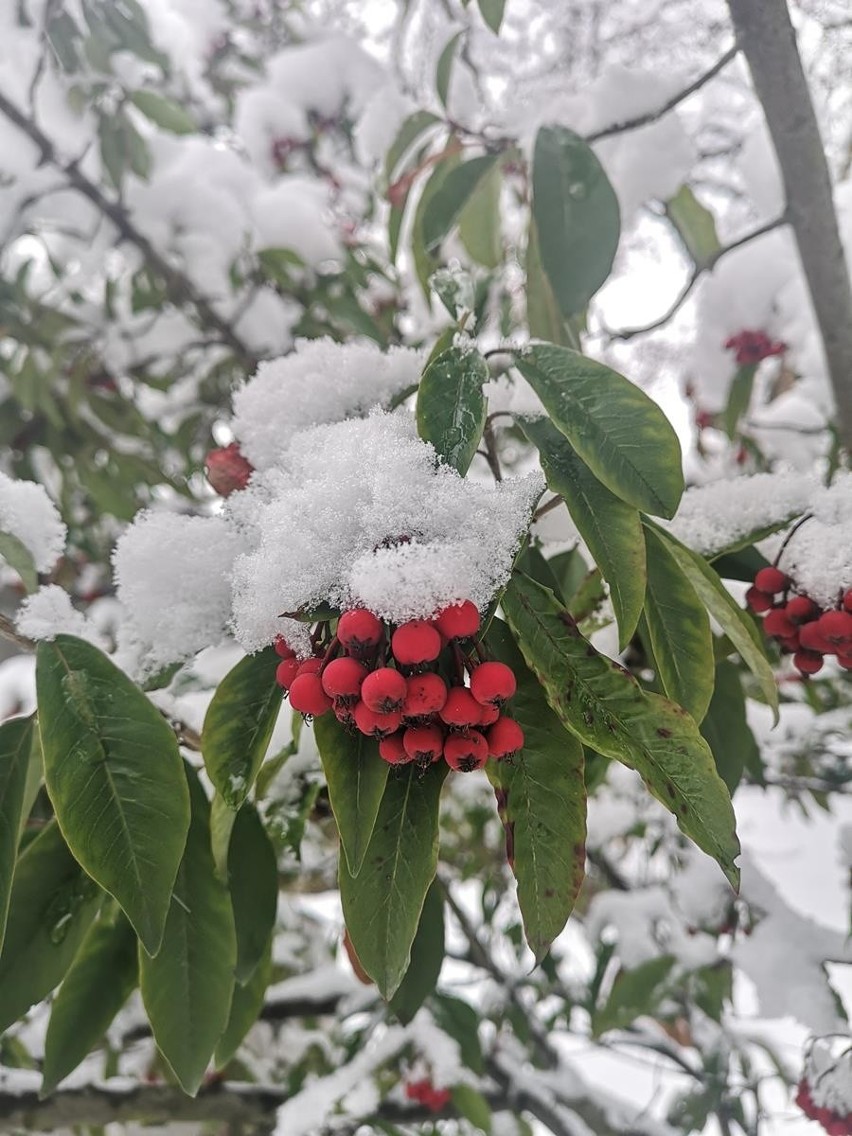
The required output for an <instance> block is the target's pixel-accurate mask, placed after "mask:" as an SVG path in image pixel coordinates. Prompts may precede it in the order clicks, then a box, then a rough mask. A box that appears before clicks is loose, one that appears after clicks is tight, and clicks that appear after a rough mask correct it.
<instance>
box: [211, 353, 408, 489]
mask: <svg viewBox="0 0 852 1136" xmlns="http://www.w3.org/2000/svg"><path fill="white" fill-rule="evenodd" d="M424 363H425V355H424V354H423V352H420V351H415V350H413V349H412V348H410V347H392V348H391V349H390V350H389V351H387V352H383V351H380V350H379V348H378V347H376V346H375V345H374V344H369V343H367V344H362V343H347V344H341V343H335V342H334V341H333V340H331V339H328V338H325V339H312V340H308V339H299V340H296V347H295V350H294V351H293V353H292V354H290V355H285V356H284V357H282V358H280V359H272V360H270V361H268V362H265V363H261V364H260V366H259V367H258V369H257V372H256V373H255V375H254V377H253V378H251V379H249V381H248V382H247V383H246V384H245V386H244V387H242V388H241V389H240V390H238V391H237V392H236V394H235V395H234V400H233V401H234V420H233V423H232V426H233V431H234V434H235V436H236V437H237V439H238V440H239V441H240V443H241V446H242V450H243V453H244V454H245V455H246V457H247V458H248V459H249V460H250V461H251V462H252V464H253V465H254V466H255V467H256V468H257V469H269V468H270V466H273V465H275V464H276V463H277V461H278V459H279V457H280V456H281V454H282V452H283V451H284V450H285V449H286V447H287V446H288V445H289V443H290V441H291V439H292V438H293V437H294V435H295V434H296V433H297V432H298V431H300V430H304V429H306V428H307V427H310V426H316V425H319V424H320V423H325V422H337V421H339V420H340V419H342V418H346V417H349V416H351V415H355V414H364V413H366V412H367V411H368V410H370V409H371V408H372V407H374V406H385V405H387V404H388V403H389V402H390V401H391V400H392V399H393V398H394V397H395V396H396V395H399V394H400V393H401V392H402V391H404V390H405V389H406V388H407V387H410V386H414V385H416V383H417V382H418V380H419V378H420V372H421V371H422V369H423V366H424Z"/></svg>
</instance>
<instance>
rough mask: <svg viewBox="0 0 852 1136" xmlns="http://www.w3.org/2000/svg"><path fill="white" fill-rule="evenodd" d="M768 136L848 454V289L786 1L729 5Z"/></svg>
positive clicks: (851, 345)
mask: <svg viewBox="0 0 852 1136" xmlns="http://www.w3.org/2000/svg"><path fill="white" fill-rule="evenodd" d="M728 8H729V10H730V13H731V19H732V20H733V24H734V29H735V31H736V35H737V43H738V44H739V46H740V48H741V49H742V51H743V54H744V55H745V58H746V61H747V62H748V65H749V69H750V71H751V76H752V80H753V82H754V89H755V92H756V94H757V97H758V98H759V99H760V102H761V104H762V106H763V113H764V115H765V116H766V125H767V127H768V129H769V133H770V135H771V137H772V142H773V145H774V147H775V153H776V156H777V158H778V165H779V167H780V169H781V177H782V179H783V182H784V192H785V196H786V201H787V216H788V218H789V221H790V225H791V227H792V229H793V234H794V236H795V238H796V244H797V246H798V249H799V256H800V257H801V261H802V268H803V270H804V274H805V279H806V280H807V283H808V289H809V291H810V294H811V300H812V301H813V306H814V314H815V316H816V321H817V325H818V326H819V330H820V333H821V335H822V341H823V346H824V348H825V358H826V363H827V365H828V374H829V378H830V380H831V385H832V389H833V391H834V400H835V403H836V404H837V415H838V419H839V422H840V430H841V436H842V440H843V442H844V444H845V445H846V447H847V448H850V447H852V284H850V280H849V270H848V268H847V265H846V260H845V257H844V253H843V243H842V242H841V240H840V233H839V228H838V224H837V214H836V212H835V209H834V198H833V193H832V185H831V174H830V173H829V169H828V163H827V161H826V157H825V149H824V147H823V143H822V139H821V138H820V133H819V125H818V123H817V118H816V114H815V113H814V107H813V102H812V100H811V96H810V92H809V90H808V84H807V80H806V78H805V73H804V70H803V68H802V61H801V59H800V58H799V52H798V49H797V46H796V33H795V31H794V29H793V25H792V22H791V20H790V12H789V9H788V6H787V2H786V0H760V3H754V0H728Z"/></svg>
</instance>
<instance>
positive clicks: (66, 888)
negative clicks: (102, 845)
mask: <svg viewBox="0 0 852 1136" xmlns="http://www.w3.org/2000/svg"><path fill="white" fill-rule="evenodd" d="M102 896H103V893H102V892H101V891H100V889H99V888H98V887H97V886H96V885H95V884H94V883H93V882H92V880H90V879H89V877H88V876H87V875H86V873H85V872H84V871H83V869H82V868H81V867H80V865H79V864H78V863H77V861H76V860H75V859H74V857H73V856H72V855H71V853H70V852H69V850H68V845H67V844H66V843H65V841H64V840H63V839H62V833H61V832H60V831H59V826H58V825H57V824H56V823H55V822H51V823H50V824H48V825H47V826H46V827H45V828H44V829H43V830H42V831H41V832H40V833H39V835H38V836H37V837H36V838H35V840H33V842H32V843H31V844H28V845H27V848H26V850H25V851H24V852H23V853H22V854H21V855H20V856H19V857H18V863H17V866H16V868H15V876H14V879H13V880H12V895H11V899H10V902H9V918H8V921H7V923H6V938H5V940H4V942H3V952H2V954H0V1033H2V1032H3V1031H4V1030H5V1029H8V1027H9V1026H10V1025H11V1024H12V1023H13V1022H16V1021H18V1019H19V1018H21V1017H23V1015H24V1014H25V1013H26V1012H27V1010H29V1008H30V1006H33V1005H35V1003H36V1002H40V1001H41V1000H42V998H46V997H47V995H48V994H49V993H50V992H51V990H53V988H54V987H55V986H56V985H57V984H58V983H59V982H61V980H62V978H63V977H64V975H65V972H66V971H67V970H68V967H69V966H70V965H71V961H72V959H73V958H74V956H75V955H76V953H77V951H78V949H79V947H80V943H81V942H82V941H83V938H84V936H85V934H86V931H87V930H88V929H89V924H90V923H91V922H92V920H93V919H94V917H95V913H96V911H97V909H98V905H99V903H100V902H101V899H102Z"/></svg>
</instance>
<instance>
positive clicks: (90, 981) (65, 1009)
mask: <svg viewBox="0 0 852 1136" xmlns="http://www.w3.org/2000/svg"><path fill="white" fill-rule="evenodd" d="M136 955H137V946H136V935H135V934H134V931H133V928H132V927H131V926H130V924H129V923H128V922H127V920H126V919H125V917H124V915H123V914H122V913H121V912H120V911H119V910H118V909H117V908H115V909H114V911H113V913H112V915H111V916H106V917H104V916H102V917H101V918H100V919H99V920H98V921H97V922H96V923H93V924H92V926H91V927H90V928H89V932H88V934H87V935H86V938H85V939H84V940H83V945H82V946H81V947H80V951H79V954H78V955H77V957H76V958H75V959H74V962H73V963H72V965H71V969H70V970H69V971H68V973H67V975H66V976H65V978H64V979H63V981H62V985H61V986H60V988H59V994H58V995H57V997H56V1001H55V1002H54V1003H53V1007H52V1009H51V1011H50V1022H49V1023H48V1026H47V1039H46V1041H45V1046H44V1068H43V1080H42V1086H41V1092H40V1096H42V1097H45V1096H47V1095H48V1093H51V1092H53V1090H54V1089H55V1088H56V1086H57V1085H58V1084H59V1082H60V1081H61V1080H62V1079H63V1077H67V1076H68V1074H69V1073H70V1072H71V1071H72V1070H73V1069H76V1068H77V1066H78V1065H79V1064H80V1062H81V1061H82V1060H83V1058H84V1057H85V1056H86V1054H87V1053H89V1052H90V1051H91V1050H92V1049H94V1047H95V1046H96V1045H97V1044H98V1042H99V1041H100V1040H101V1038H102V1037H103V1036H104V1034H105V1033H106V1031H107V1029H108V1027H109V1025H110V1022H111V1021H112V1020H113V1018H114V1017H115V1015H116V1014H117V1013H118V1011H119V1010H120V1009H121V1007H122V1006H123V1005H124V1003H125V1002H126V1001H127V999H128V998H129V996H130V992H131V991H132V990H133V989H134V988H135V986H136V983H137V979H138V973H139V966H138V961H137V957H136Z"/></svg>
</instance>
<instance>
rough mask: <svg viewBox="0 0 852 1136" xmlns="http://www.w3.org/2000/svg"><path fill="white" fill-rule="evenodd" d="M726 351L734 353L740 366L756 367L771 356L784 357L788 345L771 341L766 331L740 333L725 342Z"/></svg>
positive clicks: (778, 341) (777, 340)
mask: <svg viewBox="0 0 852 1136" xmlns="http://www.w3.org/2000/svg"><path fill="white" fill-rule="evenodd" d="M725 350H726V351H733V352H734V358H735V359H736V361H737V365H738V366H740V367H743V366H749V365H752V366H754V365H756V364H757V363H759V362H760V361H761V359H768V358H769V357H770V356H771V355H783V354H784V352H785V351H786V350H787V344H786V343H784V342H783V340H780V339H774V340H773V339H770V338H769V336H768V335H767V334H766V332H765V331H740V332H737V334H736V335H732V336H731V338H730V339H726V340H725Z"/></svg>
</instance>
